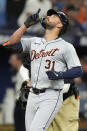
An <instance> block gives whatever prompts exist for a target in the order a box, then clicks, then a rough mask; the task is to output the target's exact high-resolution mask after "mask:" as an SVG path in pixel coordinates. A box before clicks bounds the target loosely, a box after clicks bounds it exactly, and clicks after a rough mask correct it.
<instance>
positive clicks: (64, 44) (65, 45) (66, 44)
mask: <svg viewBox="0 0 87 131" xmlns="http://www.w3.org/2000/svg"><path fill="white" fill-rule="evenodd" d="M61 43H62V45H63V46H64V47H65V48H66V49H70V48H74V46H73V45H72V44H71V43H69V42H68V41H66V40H64V39H63V38H61Z"/></svg>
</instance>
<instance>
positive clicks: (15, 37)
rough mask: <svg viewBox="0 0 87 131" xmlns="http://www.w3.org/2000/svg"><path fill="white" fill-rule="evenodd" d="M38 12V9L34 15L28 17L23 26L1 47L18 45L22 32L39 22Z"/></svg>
mask: <svg viewBox="0 0 87 131" xmlns="http://www.w3.org/2000/svg"><path fill="white" fill-rule="evenodd" d="M39 12H40V9H39V10H38V11H37V12H36V13H35V14H33V15H31V16H29V17H28V18H27V19H26V21H25V22H24V24H23V25H22V26H21V27H20V28H19V29H18V30H17V31H15V32H14V33H13V35H12V36H11V37H10V39H9V40H8V41H7V42H5V43H3V46H6V45H13V44H15V43H18V42H19V41H20V39H21V37H22V35H23V34H24V32H25V31H26V30H27V28H29V27H30V26H32V25H34V24H36V23H37V22H39Z"/></svg>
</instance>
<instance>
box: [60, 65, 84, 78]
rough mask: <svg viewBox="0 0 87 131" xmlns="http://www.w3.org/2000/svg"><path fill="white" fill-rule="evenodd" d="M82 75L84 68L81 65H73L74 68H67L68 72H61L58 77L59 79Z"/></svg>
mask: <svg viewBox="0 0 87 131" xmlns="http://www.w3.org/2000/svg"><path fill="white" fill-rule="evenodd" d="M81 75H82V68H81V67H73V68H72V69H69V70H67V71H66V72H59V73H58V78H59V79H69V78H70V79H73V78H76V77H80V76H81Z"/></svg>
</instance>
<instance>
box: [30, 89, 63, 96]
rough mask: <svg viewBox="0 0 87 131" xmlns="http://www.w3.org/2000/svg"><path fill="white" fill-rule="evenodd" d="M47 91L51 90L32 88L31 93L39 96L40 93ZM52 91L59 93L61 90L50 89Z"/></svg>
mask: <svg viewBox="0 0 87 131" xmlns="http://www.w3.org/2000/svg"><path fill="white" fill-rule="evenodd" d="M47 89H52V88H44V89H37V88H32V91H33V93H34V94H36V95H39V94H40V93H45V91H46V90H47ZM52 90H55V91H61V90H62V89H52Z"/></svg>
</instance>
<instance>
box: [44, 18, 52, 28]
mask: <svg viewBox="0 0 87 131" xmlns="http://www.w3.org/2000/svg"><path fill="white" fill-rule="evenodd" d="M42 26H43V27H44V28H45V29H53V28H54V26H53V25H51V24H50V23H49V22H47V21H46V18H43V23H42Z"/></svg>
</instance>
